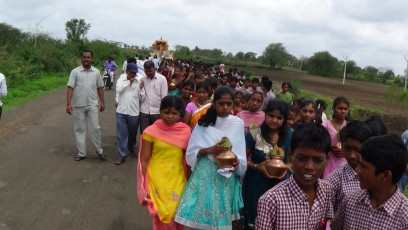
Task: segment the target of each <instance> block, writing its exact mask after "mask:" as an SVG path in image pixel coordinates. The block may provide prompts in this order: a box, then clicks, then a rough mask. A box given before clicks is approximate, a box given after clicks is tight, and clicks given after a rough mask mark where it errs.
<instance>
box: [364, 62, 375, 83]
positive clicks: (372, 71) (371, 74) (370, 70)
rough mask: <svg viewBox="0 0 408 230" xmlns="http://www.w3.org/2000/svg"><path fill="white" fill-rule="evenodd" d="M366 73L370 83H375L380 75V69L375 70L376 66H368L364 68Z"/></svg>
mask: <svg viewBox="0 0 408 230" xmlns="http://www.w3.org/2000/svg"><path fill="white" fill-rule="evenodd" d="M364 70H365V72H366V76H367V77H368V79H369V80H370V81H374V78H375V76H377V74H378V69H377V68H375V67H374V66H370V65H369V66H366V67H365V68H364Z"/></svg>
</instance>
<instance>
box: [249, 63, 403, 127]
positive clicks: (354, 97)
mask: <svg viewBox="0 0 408 230" xmlns="http://www.w3.org/2000/svg"><path fill="white" fill-rule="evenodd" d="M251 71H253V72H255V73H256V75H257V76H264V75H266V76H269V77H270V78H271V79H272V81H273V84H274V88H280V85H281V83H282V82H284V81H290V80H299V81H300V83H301V89H302V90H304V91H308V92H312V93H317V94H319V95H323V96H327V97H329V98H331V99H334V98H336V97H338V96H345V97H346V98H347V99H348V100H349V101H350V103H351V104H354V105H360V106H364V107H366V108H373V109H379V110H382V111H385V112H386V114H383V115H382V117H383V121H384V124H385V125H386V126H387V128H388V131H389V132H390V133H395V134H398V135H401V134H402V132H403V131H405V130H406V129H407V128H408V116H407V114H402V113H401V111H400V109H399V108H396V107H395V106H390V105H388V104H387V103H385V102H384V100H383V99H381V96H382V94H383V92H384V91H385V89H386V85H383V84H378V83H372V82H362V81H354V80H348V79H346V81H345V84H344V85H343V84H342V79H340V78H328V77H319V76H313V75H308V74H306V73H303V72H284V71H274V70H267V69H251ZM371 115H373V113H372V112H370V111H362V112H361V114H360V116H359V117H361V119H363V118H368V117H369V116H371Z"/></svg>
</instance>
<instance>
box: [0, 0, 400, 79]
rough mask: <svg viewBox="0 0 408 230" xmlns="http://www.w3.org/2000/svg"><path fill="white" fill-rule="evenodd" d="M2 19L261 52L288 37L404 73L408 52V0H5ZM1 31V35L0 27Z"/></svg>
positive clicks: (301, 48) (138, 41) (291, 47)
mask: <svg viewBox="0 0 408 230" xmlns="http://www.w3.org/2000/svg"><path fill="white" fill-rule="evenodd" d="M1 2H2V4H1V5H2V7H1V9H0V22H5V23H7V24H10V25H12V26H14V27H16V28H19V29H21V30H22V31H33V30H34V29H35V28H36V25H37V24H38V25H39V26H38V29H40V31H42V32H45V33H49V34H50V35H51V36H53V37H56V38H61V39H64V38H65V22H67V21H69V20H70V19H72V18H74V17H75V18H83V19H85V21H86V22H87V23H90V24H91V29H90V31H89V33H88V35H87V37H88V38H89V39H106V40H113V41H118V42H124V43H126V44H130V45H139V46H142V45H145V46H150V45H151V44H152V43H153V42H154V40H156V39H159V38H160V37H161V36H162V37H163V39H165V40H167V41H168V43H169V45H170V48H171V49H172V48H174V46H175V45H185V46H188V47H189V48H190V49H193V48H194V47H195V46H198V47H199V48H205V49H213V48H218V49H222V50H223V51H225V52H232V53H233V54H235V53H237V52H238V51H243V52H249V51H251V52H255V53H257V54H258V55H261V54H262V52H263V50H264V49H265V47H266V46H268V44H270V43H276V42H281V43H283V44H284V46H285V47H286V49H287V50H288V52H289V53H291V54H292V55H294V56H296V57H298V58H299V57H300V56H301V55H303V56H306V57H310V56H312V55H313V54H314V53H315V52H319V51H329V52H330V53H331V54H332V55H333V56H335V57H337V58H338V59H342V58H343V57H344V56H346V55H348V56H349V59H352V60H354V61H356V62H357V65H359V66H360V67H362V68H364V67H365V66H367V65H372V66H375V67H377V68H389V69H392V70H393V71H394V72H395V73H396V74H403V71H404V69H405V68H406V66H407V63H406V61H405V60H404V55H408V29H407V25H408V10H407V7H408V4H407V3H408V2H407V1H406V0H386V1H384V0H247V1H243V0H171V1H161V0H149V1H146V0H134V1H129V0H128V1H126V0H116V1H106V0H98V1H96V0H86V1H84V0H69V1H55V0H36V1H27V0H1ZM0 36H1V35H0Z"/></svg>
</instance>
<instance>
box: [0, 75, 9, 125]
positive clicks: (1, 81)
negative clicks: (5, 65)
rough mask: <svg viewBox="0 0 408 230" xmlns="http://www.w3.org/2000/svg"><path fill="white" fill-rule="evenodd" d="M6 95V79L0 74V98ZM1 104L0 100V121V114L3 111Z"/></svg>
mask: <svg viewBox="0 0 408 230" xmlns="http://www.w3.org/2000/svg"><path fill="white" fill-rule="evenodd" d="M6 95H7V85H6V77H5V76H4V75H3V74H2V73H0V98H1V97H5V96H6ZM2 107H3V102H1V100H0V119H1V112H2V111H3V108H2Z"/></svg>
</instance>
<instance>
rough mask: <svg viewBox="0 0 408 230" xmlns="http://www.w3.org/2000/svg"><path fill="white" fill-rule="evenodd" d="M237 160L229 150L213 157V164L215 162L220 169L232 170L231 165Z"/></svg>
mask: <svg viewBox="0 0 408 230" xmlns="http://www.w3.org/2000/svg"><path fill="white" fill-rule="evenodd" d="M237 159H238V158H237V155H235V154H234V153H233V152H231V151H230V150H229V151H226V152H223V153H219V154H216V155H215V156H214V160H215V162H217V164H218V166H219V167H220V168H221V169H223V168H232V167H233V166H232V164H233V163H234V162H236V161H237Z"/></svg>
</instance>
